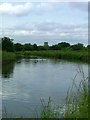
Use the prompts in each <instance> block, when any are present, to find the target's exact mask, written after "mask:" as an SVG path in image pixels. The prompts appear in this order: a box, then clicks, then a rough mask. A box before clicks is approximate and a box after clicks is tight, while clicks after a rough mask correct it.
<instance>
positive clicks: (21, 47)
mask: <svg viewBox="0 0 90 120" xmlns="http://www.w3.org/2000/svg"><path fill="white" fill-rule="evenodd" d="M14 49H15V51H22V50H23V45H22V44H20V43H16V44H14Z"/></svg>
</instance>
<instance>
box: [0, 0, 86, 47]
mask: <svg viewBox="0 0 90 120" xmlns="http://www.w3.org/2000/svg"><path fill="white" fill-rule="evenodd" d="M57 1H58V2H57ZM86 1H87V0H86ZM0 26H1V27H0V35H1V37H2V36H9V37H10V38H13V39H14V42H20V43H32V44H34V43H37V44H41V45H42V44H43V42H44V41H48V43H49V44H50V45H52V44H57V43H59V42H62V41H65V42H69V43H71V44H75V43H83V44H85V45H86V44H88V2H64V1H63V2H59V0H53V2H32V1H29V0H26V2H25V0H21V1H19V2H18V0H13V2H11V0H3V2H2V1H1V2H0Z"/></svg>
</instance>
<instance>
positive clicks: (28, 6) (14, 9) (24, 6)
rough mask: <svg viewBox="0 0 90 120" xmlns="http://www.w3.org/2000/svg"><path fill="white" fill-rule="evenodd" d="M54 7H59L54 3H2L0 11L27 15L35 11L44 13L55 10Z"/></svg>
mask: <svg viewBox="0 0 90 120" xmlns="http://www.w3.org/2000/svg"><path fill="white" fill-rule="evenodd" d="M54 9H58V8H57V6H56V7H55V5H54V4H52V3H43V2H41V3H31V2H28V3H18V4H15V3H2V4H0V13H1V14H8V15H16V16H25V15H28V14H30V13H31V12H32V13H33V12H34V13H36V14H37V13H43V12H48V11H53V10H54Z"/></svg>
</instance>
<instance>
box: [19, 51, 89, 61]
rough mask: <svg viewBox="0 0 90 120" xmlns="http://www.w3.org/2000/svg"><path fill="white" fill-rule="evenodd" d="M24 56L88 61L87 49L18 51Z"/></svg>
mask: <svg viewBox="0 0 90 120" xmlns="http://www.w3.org/2000/svg"><path fill="white" fill-rule="evenodd" d="M18 53H19V54H23V55H25V56H30V55H33V56H41V57H46V58H54V59H67V60H78V61H83V62H89V59H88V52H87V51H72V50H45V51H23V52H18Z"/></svg>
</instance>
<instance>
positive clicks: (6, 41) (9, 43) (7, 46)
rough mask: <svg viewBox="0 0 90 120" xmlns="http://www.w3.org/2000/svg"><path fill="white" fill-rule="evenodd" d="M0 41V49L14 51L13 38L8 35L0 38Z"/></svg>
mask: <svg viewBox="0 0 90 120" xmlns="http://www.w3.org/2000/svg"><path fill="white" fill-rule="evenodd" d="M1 41H2V50H3V51H7V52H13V51H14V44H13V40H12V39H10V38H9V37H4V38H1Z"/></svg>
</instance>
